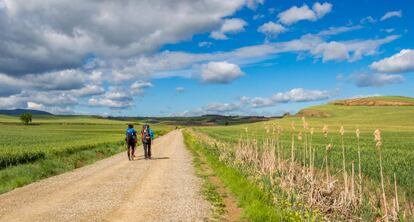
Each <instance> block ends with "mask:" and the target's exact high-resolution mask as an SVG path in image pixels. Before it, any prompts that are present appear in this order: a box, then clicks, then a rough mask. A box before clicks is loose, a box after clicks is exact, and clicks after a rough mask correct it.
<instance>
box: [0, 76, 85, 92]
mask: <svg viewBox="0 0 414 222" xmlns="http://www.w3.org/2000/svg"><path fill="white" fill-rule="evenodd" d="M87 80H88V78H87V74H86V73H84V72H82V71H79V70H62V71H56V72H48V73H44V74H39V75H34V74H29V75H25V76H22V77H20V78H17V77H13V76H9V75H5V74H1V73H0V96H1V95H11V94H17V93H20V92H21V91H23V90H26V91H27V90H38V91H48V90H57V91H65V90H76V89H80V88H82V87H83V86H84V85H85V82H87Z"/></svg>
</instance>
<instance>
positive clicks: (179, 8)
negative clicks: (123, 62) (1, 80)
mask: <svg viewBox="0 0 414 222" xmlns="http://www.w3.org/2000/svg"><path fill="white" fill-rule="evenodd" d="M1 2H2V4H3V5H5V7H4V10H5V13H1V17H0V30H2V31H1V32H0V39H1V40H2V42H1V43H0V72H2V73H6V74H14V75H22V74H27V73H29V72H31V73H40V72H49V71H51V70H60V69H76V68H79V67H80V66H82V60H83V58H85V56H87V55H88V54H90V53H93V54H95V55H96V56H98V57H103V58H120V57H122V58H125V57H130V56H134V55H139V54H142V53H147V52H154V51H155V50H157V49H158V48H159V47H161V46H162V45H164V44H168V43H176V42H179V41H182V40H186V39H189V38H191V37H192V35H194V34H197V33H203V32H209V31H211V30H212V28H214V27H216V26H217V25H219V24H220V23H222V20H223V18H224V17H227V16H231V15H232V14H234V13H235V12H236V11H237V10H239V9H240V8H241V7H243V5H245V4H247V2H246V1H244V0H226V1H225V2H223V1H219V0H182V1H164V0H152V1H129V2H128V4H126V3H125V2H124V1H105V2H100V1H84V0H73V1H69V0H62V1H53V0H31V1H30V2H28V1H26V0H2V1H1ZM254 2H256V3H260V1H250V3H249V4H250V6H253V3H254ZM56 12H64V13H56ZM167 15H168V16H167ZM51 58H53V59H51Z"/></svg>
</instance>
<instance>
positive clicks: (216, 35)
mask: <svg viewBox="0 0 414 222" xmlns="http://www.w3.org/2000/svg"><path fill="white" fill-rule="evenodd" d="M246 25H247V22H246V21H244V20H243V19H238V18H232V19H225V20H224V22H223V24H222V25H221V27H220V29H219V30H217V31H214V32H212V33H211V34H210V37H211V38H213V39H216V40H225V39H228V37H227V34H235V33H239V32H242V31H244V27H245V26H246Z"/></svg>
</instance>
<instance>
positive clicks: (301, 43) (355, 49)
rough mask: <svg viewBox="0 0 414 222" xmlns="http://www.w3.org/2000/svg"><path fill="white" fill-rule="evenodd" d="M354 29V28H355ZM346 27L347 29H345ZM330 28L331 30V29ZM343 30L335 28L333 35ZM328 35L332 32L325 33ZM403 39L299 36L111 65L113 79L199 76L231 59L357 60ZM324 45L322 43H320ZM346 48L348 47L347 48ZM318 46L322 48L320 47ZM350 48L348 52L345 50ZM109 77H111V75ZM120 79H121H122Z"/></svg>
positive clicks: (239, 61)
mask: <svg viewBox="0 0 414 222" xmlns="http://www.w3.org/2000/svg"><path fill="white" fill-rule="evenodd" d="M351 29H354V28H350V29H348V30H351ZM342 30H343V29H342ZM328 31H329V30H327V32H328ZM335 32H336V33H338V32H339V31H336V30H331V34H334V33H335ZM325 35H328V33H325ZM397 38H399V36H397V35H391V36H387V37H385V38H381V39H366V40H351V41H334V42H333V43H332V42H326V41H325V40H324V39H323V35H320V34H314V35H311V34H308V35H304V36H302V37H301V38H299V39H293V40H290V41H284V42H275V43H265V44H261V45H251V46H246V47H241V48H237V49H234V50H233V51H228V52H213V53H187V52H177V51H175V52H174V51H164V52H161V53H158V54H155V55H152V56H139V57H134V58H131V59H129V60H118V61H117V62H115V63H112V64H110V65H109V66H108V67H109V68H107V69H108V70H107V71H103V72H107V73H108V75H110V80H116V79H118V78H119V79H120V80H125V79H133V78H138V79H150V78H165V77H173V76H180V77H185V78H191V77H198V76H199V73H202V72H201V71H200V69H201V68H202V64H203V63H208V62H210V61H227V62H229V63H234V64H238V65H245V64H254V63H256V62H258V61H262V60H265V59H268V58H269V57H271V56H274V55H277V54H280V53H287V52H290V53H301V54H303V53H309V54H310V55H312V56H314V57H315V58H321V59H322V60H324V61H331V60H335V59H336V60H343V59H344V58H346V56H345V54H346V53H347V54H348V55H349V56H348V59H347V61H348V62H353V61H357V60H359V59H361V58H362V57H365V56H371V55H374V54H376V53H377V51H378V49H379V48H380V47H381V46H382V45H384V44H386V43H389V42H392V41H394V40H395V39H397ZM335 44H339V45H341V46H343V47H342V48H341V49H342V50H343V51H340V53H339V52H336V50H335V49H334V48H332V45H335ZM320 45H321V46H320ZM344 47H345V48H344ZM316 49H318V50H316ZM344 49H345V50H346V52H345V51H344ZM107 78H108V77H107ZM118 81H119V80H118Z"/></svg>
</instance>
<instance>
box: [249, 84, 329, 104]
mask: <svg viewBox="0 0 414 222" xmlns="http://www.w3.org/2000/svg"><path fill="white" fill-rule="evenodd" d="M332 94H333V93H332V92H329V91H326V90H308V89H303V88H295V89H291V90H289V91H287V92H279V93H276V94H274V95H272V96H271V97H267V98H263V97H255V98H249V97H242V99H241V101H242V102H243V103H244V104H248V105H250V106H252V107H254V108H258V107H266V106H275V105H277V104H279V103H289V102H310V101H317V100H324V99H328V98H329V97H330V96H332Z"/></svg>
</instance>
